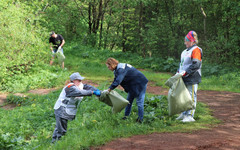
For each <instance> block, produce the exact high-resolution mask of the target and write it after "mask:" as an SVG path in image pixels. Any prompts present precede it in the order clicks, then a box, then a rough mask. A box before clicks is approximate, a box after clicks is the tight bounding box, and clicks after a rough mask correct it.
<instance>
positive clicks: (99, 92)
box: [93, 90, 101, 96]
mask: <svg viewBox="0 0 240 150" xmlns="http://www.w3.org/2000/svg"><path fill="white" fill-rule="evenodd" d="M93 94H94V95H96V96H100V95H101V91H100V90H96V91H93Z"/></svg>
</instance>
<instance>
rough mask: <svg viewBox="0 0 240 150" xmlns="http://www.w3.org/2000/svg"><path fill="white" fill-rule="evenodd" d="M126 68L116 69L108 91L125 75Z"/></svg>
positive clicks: (119, 82)
mask: <svg viewBox="0 0 240 150" xmlns="http://www.w3.org/2000/svg"><path fill="white" fill-rule="evenodd" d="M126 73H127V72H126V70H125V69H122V68H120V69H118V70H116V73H115V77H114V81H113V82H112V84H111V85H110V86H109V88H108V91H109V92H110V91H111V90H114V89H115V88H116V87H117V86H118V85H119V84H121V82H122V81H123V79H124V77H125V76H126Z"/></svg>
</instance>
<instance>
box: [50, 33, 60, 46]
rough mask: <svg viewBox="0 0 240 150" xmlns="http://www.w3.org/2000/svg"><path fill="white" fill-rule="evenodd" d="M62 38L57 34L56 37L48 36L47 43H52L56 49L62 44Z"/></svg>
mask: <svg viewBox="0 0 240 150" xmlns="http://www.w3.org/2000/svg"><path fill="white" fill-rule="evenodd" d="M63 40H64V39H63V37H62V35H60V34H58V35H57V37H56V38H54V37H50V38H49V43H52V44H53V48H54V49H58V47H59V46H60V45H61V44H62V41H63Z"/></svg>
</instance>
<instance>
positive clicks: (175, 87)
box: [165, 73, 195, 116]
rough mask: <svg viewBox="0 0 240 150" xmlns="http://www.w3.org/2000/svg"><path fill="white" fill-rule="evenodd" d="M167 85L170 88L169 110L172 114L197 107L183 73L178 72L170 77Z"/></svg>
mask: <svg viewBox="0 0 240 150" xmlns="http://www.w3.org/2000/svg"><path fill="white" fill-rule="evenodd" d="M165 85H166V86H168V87H169V88H170V89H169V91H168V112H169V115H170V116H172V115H175V114H178V113H181V112H183V111H186V110H191V109H194V108H195V106H194V102H193V100H192V98H191V95H190V93H189V91H188V89H187V88H186V86H185V84H184V82H183V80H182V75H181V74H179V73H178V74H176V75H175V76H172V77H171V78H169V79H168V80H167V81H166V83H165Z"/></svg>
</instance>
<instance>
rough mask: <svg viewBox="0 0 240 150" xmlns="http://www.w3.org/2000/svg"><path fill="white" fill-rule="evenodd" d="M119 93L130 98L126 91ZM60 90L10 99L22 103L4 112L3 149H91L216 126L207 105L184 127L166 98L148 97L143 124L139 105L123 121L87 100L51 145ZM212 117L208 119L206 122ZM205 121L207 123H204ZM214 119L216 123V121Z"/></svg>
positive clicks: (106, 107) (108, 109)
mask: <svg viewBox="0 0 240 150" xmlns="http://www.w3.org/2000/svg"><path fill="white" fill-rule="evenodd" d="M118 92H119V93H120V94H121V95H122V96H124V97H126V93H125V92H121V91H119V90H118ZM59 94H60V90H58V91H55V92H52V93H50V94H48V95H45V96H36V95H35V96H34V95H29V96H28V97H25V98H24V97H16V96H15V97H13V96H9V97H8V99H10V100H11V101H14V102H19V103H21V106H20V107H19V106H18V107H17V108H15V109H14V110H11V111H9V110H3V109H0V115H1V116H2V117H1V118H0V121H1V124H0V128H1V130H0V133H1V136H0V141H1V142H0V143H1V149H11V148H13V149H70V148H71V149H84V148H86V149H88V148H89V147H90V146H96V145H100V144H104V143H106V142H107V141H110V140H112V139H114V138H119V137H128V136H131V135H136V134H146V133H151V132H166V131H171V132H172V131H184V130H186V131H188V129H187V128H191V127H195V126H197V125H199V126H198V127H196V128H195V129H197V128H204V124H206V123H207V122H210V121H211V123H216V120H215V119H213V118H212V117H210V118H208V117H209V112H208V110H207V111H206V106H205V105H202V104H201V103H200V104H198V105H199V106H197V110H196V111H197V112H196V114H198V121H197V122H196V123H193V124H187V125H186V124H183V123H181V122H179V121H175V119H174V118H175V116H174V118H173V117H169V116H168V109H167V98H166V96H154V97H148V96H147V97H146V99H145V105H144V107H145V114H146V115H145V120H144V123H143V124H137V123H136V122H135V120H136V117H137V106H136V104H135V103H134V104H133V108H132V113H131V116H130V117H129V118H128V119H127V120H122V119H121V118H122V116H123V112H121V113H118V114H112V112H111V108H110V107H109V106H107V105H106V104H104V103H102V102H100V101H98V99H97V98H96V97H85V98H84V100H83V101H82V102H81V104H80V108H79V110H78V112H77V117H76V119H75V120H74V121H70V122H69V123H68V132H67V134H66V135H65V136H64V137H63V138H62V139H61V140H60V141H58V142H57V143H56V144H51V143H50V141H51V136H52V133H53V130H54V126H55V118H54V113H53V111H54V110H53V105H54V103H55V101H56V99H57V97H58V95H59ZM204 118H208V119H204ZM203 120H204V121H203ZM212 120H214V121H212Z"/></svg>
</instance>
